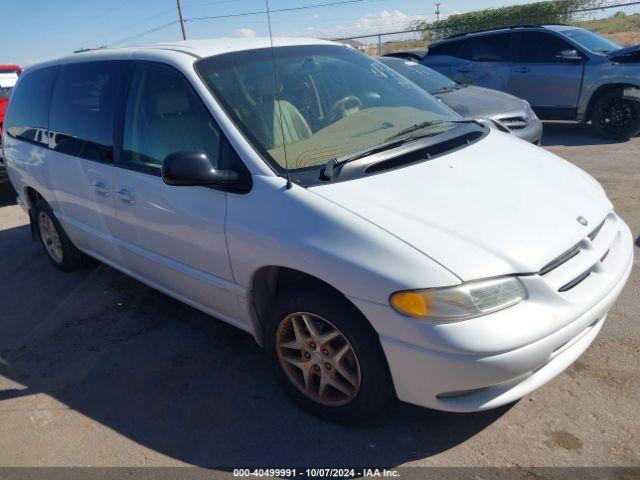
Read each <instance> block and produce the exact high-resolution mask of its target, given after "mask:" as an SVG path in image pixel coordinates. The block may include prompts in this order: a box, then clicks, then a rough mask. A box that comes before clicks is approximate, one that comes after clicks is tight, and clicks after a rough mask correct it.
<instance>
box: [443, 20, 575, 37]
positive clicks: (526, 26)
mask: <svg viewBox="0 0 640 480" xmlns="http://www.w3.org/2000/svg"><path fill="white" fill-rule="evenodd" d="M545 25H563V26H564V23H545V24H544V25H539V24H533V23H532V24H522V25H506V26H504V27H494V28H486V29H484V30H474V31H472V32H462V33H454V34H453V35H449V36H448V37H447V39H450V38H459V37H464V36H467V35H472V34H474V33H484V32H494V31H497V30H510V29H515V28H537V27H544V26H545Z"/></svg>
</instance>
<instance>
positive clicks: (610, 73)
mask: <svg viewBox="0 0 640 480" xmlns="http://www.w3.org/2000/svg"><path fill="white" fill-rule="evenodd" d="M584 75H585V77H584V80H583V85H582V93H581V95H580V101H579V104H578V119H579V120H581V121H585V120H586V114H587V112H588V109H589V106H590V103H591V101H592V99H593V98H594V94H596V92H598V91H601V89H602V88H606V87H608V86H612V87H613V86H625V85H626V86H629V87H631V88H637V89H639V90H640V63H638V64H632V63H625V64H619V63H614V62H609V63H606V64H600V65H595V66H593V67H588V68H587V69H585V74H584Z"/></svg>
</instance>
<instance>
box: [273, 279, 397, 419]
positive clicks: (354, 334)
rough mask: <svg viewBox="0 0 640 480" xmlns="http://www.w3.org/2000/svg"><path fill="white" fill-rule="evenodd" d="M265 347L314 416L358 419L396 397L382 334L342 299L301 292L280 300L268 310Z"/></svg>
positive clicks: (286, 386) (285, 381)
mask: <svg viewBox="0 0 640 480" xmlns="http://www.w3.org/2000/svg"><path fill="white" fill-rule="evenodd" d="M265 347H266V350H267V353H268V355H269V357H270V360H271V364H272V367H273V369H274V372H275V375H276V377H277V378H278V380H279V382H280V383H281V384H282V386H283V387H284V389H285V391H286V392H287V393H288V394H289V395H290V396H291V397H292V399H293V400H294V401H295V402H296V403H298V405H300V406H301V407H302V408H303V409H305V410H306V411H308V412H309V413H311V414H313V415H316V416H318V417H321V418H324V419H326V420H330V421H349V420H355V419H359V418H362V417H365V416H368V415H371V414H373V413H375V412H376V411H377V410H379V409H380V408H382V407H383V406H384V405H385V404H386V403H387V402H388V401H389V400H390V399H391V398H392V395H393V386H392V383H391V378H390V374H389V369H388V366H387V362H386V359H385V357H384V353H383V352H382V347H381V346H380V341H379V338H378V336H377V334H376V333H375V331H374V330H373V329H372V327H371V326H370V325H369V324H368V322H367V321H366V320H365V319H364V317H363V316H362V314H361V313H360V312H359V311H358V310H357V309H356V308H355V307H354V306H353V305H351V304H350V303H349V302H348V301H347V300H346V299H345V298H344V297H341V296H339V295H337V294H332V293H328V294H327V293H321V292H316V291H303V290H298V291H291V292H284V293H282V294H280V295H278V296H277V297H276V299H275V300H274V301H273V302H272V304H271V308H269V313H268V318H267V323H266V325H265Z"/></svg>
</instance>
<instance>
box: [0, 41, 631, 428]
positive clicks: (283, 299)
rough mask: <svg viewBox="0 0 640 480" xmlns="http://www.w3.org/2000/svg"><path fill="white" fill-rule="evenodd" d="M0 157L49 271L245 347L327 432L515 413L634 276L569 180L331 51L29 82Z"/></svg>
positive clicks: (591, 189) (133, 66) (601, 212)
mask: <svg viewBox="0 0 640 480" xmlns="http://www.w3.org/2000/svg"><path fill="white" fill-rule="evenodd" d="M4 151H5V156H6V159H7V167H8V173H9V176H10V179H11V182H12V183H13V185H14V187H15V188H16V191H17V192H18V193H19V198H18V202H19V203H20V204H21V205H22V206H23V207H24V208H25V209H26V210H27V211H28V212H29V214H30V217H31V222H32V226H33V231H34V234H35V235H36V236H37V238H38V239H39V240H40V241H41V242H42V244H43V245H44V248H45V250H46V252H47V254H48V256H49V257H50V259H51V261H52V262H53V264H54V265H55V266H56V267H58V268H59V269H61V270H71V269H74V268H77V267H79V266H81V265H82V264H83V263H84V260H85V258H86V256H87V255H88V256H91V257H94V258H96V259H98V260H100V261H102V262H104V263H106V264H108V265H111V266H112V267H114V268H116V269H118V270H121V271H122V272H124V273H126V274H128V275H130V276H132V277H134V278H136V279H138V280H140V281H142V282H144V283H146V284H148V285H150V286H152V287H153V288H156V289H158V290H160V291H162V292H164V293H166V294H167V295H171V296H172V297H175V298H177V299H179V300H181V301H184V302H185V303H188V304H189V305H192V306H193V307H195V308H197V309H199V310H202V311H204V312H207V313H209V314H211V315H213V316H215V317H217V318H220V319H222V320H225V321H227V322H229V323H231V324H233V325H236V326H237V327H239V328H241V329H243V330H246V331H247V332H250V333H251V334H252V335H253V336H254V337H255V339H256V341H257V342H258V343H259V344H260V345H262V346H264V348H265V350H266V352H267V355H268V358H269V361H270V362H271V363H272V366H273V369H274V372H275V375H276V377H277V378H278V380H279V381H280V382H281V383H282V385H283V387H284V389H285V390H286V391H287V392H288V394H289V395H291V397H293V399H294V400H296V401H297V402H298V403H299V404H300V405H301V406H302V407H304V408H305V409H307V410H308V411H310V412H312V413H314V414H316V415H318V416H321V417H323V418H327V419H332V420H348V419H353V418H358V417H362V416H365V415H368V414H370V413H372V412H374V411H375V410H378V409H380V408H381V407H383V406H384V405H385V404H386V402H388V401H389V400H390V399H392V398H394V397H397V398H399V399H400V400H403V401H406V402H410V403H413V404H416V405H422V406H425V407H430V408H435V409H440V410H448V411H459V412H465V411H475V410H483V409H489V408H494V407H497V406H500V405H504V404H507V403H510V402H514V401H515V400H517V399H519V398H520V397H522V396H523V395H526V394H527V393H529V392H531V391H532V390H534V389H535V388H537V387H539V386H540V385H542V384H544V383H545V382H547V381H548V380H550V379H551V378H553V377H554V376H556V375H557V374H559V373H560V372H561V371H562V370H564V369H565V368H566V367H567V366H569V365H570V364H571V363H572V362H573V361H574V360H575V359H576V358H578V356H579V355H580V354H581V353H582V352H584V351H585V349H586V348H587V347H588V346H589V344H590V343H591V342H592V341H593V340H594V338H595V337H596V335H597V334H598V332H599V331H600V329H601V328H602V325H603V323H604V320H605V317H606V315H607V312H608V310H609V309H610V308H611V306H612V304H613V302H614V301H615V299H616V297H617V296H618V294H619V293H620V290H621V289H622V287H623V286H624V284H625V282H626V280H627V278H628V276H629V272H630V269H631V265H632V257H633V247H632V237H631V232H630V231H629V228H628V227H627V226H626V225H625V223H624V222H623V221H622V220H621V219H620V218H619V217H618V216H617V215H616V214H615V213H614V212H613V210H612V205H611V202H610V201H609V200H608V199H607V196H606V194H605V192H604V191H603V189H602V187H601V186H600V185H599V184H598V183H597V182H596V181H595V180H594V179H593V178H591V177H590V176H589V175H587V174H586V173H585V172H583V171H581V170H580V169H578V168H576V167H574V166H573V165H571V164H570V163H568V162H566V161H564V160H562V159H560V158H558V157H556V156H554V155H552V154H551V153H548V152H546V151H544V150H543V149H541V148H538V147H536V146H533V145H530V144H528V143H526V142H524V141H521V140H518V139H516V138H513V137H512V136H509V135H506V134H503V133H501V132H499V131H496V130H490V129H488V128H487V127H486V126H484V125H481V124H478V123H475V122H473V121H465V120H462V119H461V118H460V117H458V116H457V115H456V114H455V113H453V112H452V111H451V110H449V109H448V108H447V107H444V106H443V105H442V104H440V103H439V102H437V101H436V100H435V99H434V98H433V97H431V96H430V95H428V94H427V93H425V92H424V91H422V90H421V89H419V88H418V87H416V86H415V85H414V84H412V83H411V82H409V81H408V80H406V79H405V78H403V77H401V76H399V75H398V74H397V73H395V72H394V71H393V70H391V69H389V68H388V67H386V66H385V65H383V64H381V63H379V62H377V61H376V60H374V59H371V58H369V57H367V56H365V55H363V54H361V53H358V52H356V51H355V50H353V49H351V48H348V47H345V46H342V45H338V44H334V43H331V42H325V41H319V40H304V39H276V40H275V41H274V46H273V48H271V41H270V40H269V39H230V40H206V41H205V40H202V41H188V42H179V43H167V44H158V45H152V46H147V47H139V48H123V49H107V50H99V51H92V52H84V53H80V54H76V55H73V56H71V57H68V58H64V59H62V60H58V61H53V62H48V63H44V64H41V65H37V66H34V67H31V68H29V69H28V70H27V71H25V73H24V74H23V75H22V76H21V78H20V80H19V82H18V84H17V86H16V89H15V91H14V93H13V97H12V100H11V104H10V106H9V112H8V116H7V119H6V128H5V139H4Z"/></svg>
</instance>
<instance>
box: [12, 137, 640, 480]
mask: <svg viewBox="0 0 640 480" xmlns="http://www.w3.org/2000/svg"><path fill="white" fill-rule="evenodd" d="M544 143H545V148H548V149H549V150H551V151H553V152H555V153H557V154H559V155H560V156H562V157H564V158H566V159H568V160H570V161H572V162H574V163H575V164H576V165H578V166H580V167H582V168H584V169H585V170H587V171H588V172H589V173H591V174H592V175H594V176H595V177H596V178H597V179H598V180H599V181H600V182H602V184H603V185H604V187H605V188H606V190H607V192H608V194H609V196H610V198H611V200H612V201H613V203H614V204H615V206H616V210H617V212H618V213H619V214H620V215H621V216H622V217H623V218H624V219H625V220H626V221H627V222H628V223H629V225H630V227H631V230H632V231H633V233H634V238H639V235H640V209H639V208H638V206H639V205H640V138H636V139H634V140H632V141H630V142H626V143H613V142H606V141H603V140H601V139H597V138H594V137H592V136H591V135H590V134H589V133H588V132H587V131H585V130H583V129H581V128H579V127H576V126H574V125H569V124H553V125H546V126H545V141H544ZM2 190H3V191H2V193H1V194H0V195H1V198H0V286H1V288H0V305H2V313H1V314H0V331H1V332H2V333H1V334H0V466H126V467H136V466H177V465H184V464H195V465H199V466H212V467H215V468H217V469H220V470H223V471H228V470H229V469H230V468H233V467H236V466H248V465H251V466H259V467H260V466H261V467H267V466H274V467H279V466H285V465H323V466H336V465H359V466H368V465H375V466H380V467H396V466H399V465H412V466H416V465H437V466H505V465H510V466H514V465H516V466H524V467H528V466H585V465H586V466H594V465H597V466H605V465H618V466H639V465H640V446H639V445H640V415H638V412H639V411H640V400H639V395H638V392H639V391H640V360H639V358H640V356H639V355H638V354H639V352H640V334H639V330H638V314H639V312H640V268H639V263H640V261H639V260H638V259H639V258H640V251H639V250H640V248H636V260H635V264H634V269H633V272H632V275H631V279H630V281H629V283H628V284H627V286H626V288H625V290H624V291H623V293H622V295H621V297H620V299H619V300H618V302H617V304H616V305H615V307H614V308H613V310H612V311H611V313H610V315H609V319H608V321H607V323H606V324H605V327H604V329H603V331H602V332H601V334H600V335H599V337H598V339H597V340H596V341H595V342H594V344H593V345H592V346H591V348H590V349H589V350H588V351H587V352H586V353H585V354H584V355H583V356H582V357H581V358H580V359H579V360H578V361H577V362H576V363H575V364H574V365H573V366H572V367H570V368H569V369H568V370H567V371H565V372H564V373H563V374H561V375H560V376H558V377H557V378H556V379H554V380H553V381H552V382H550V383H549V384H547V385H546V386H544V387H543V388H541V389H539V390H538V391H536V392H534V393H533V394H532V395H529V396H527V397H525V398H524V399H522V400H521V401H520V402H518V403H517V404H515V405H512V406H509V407H507V408H502V409H499V410H495V411H490V412H485V413H478V414H450V413H442V412H435V411H430V410H426V409H422V408H418V407H413V406H410V405H404V404H400V405H397V406H396V407H394V408H391V409H390V410H389V411H388V412H386V413H385V414H384V415H382V416H381V417H379V418H376V419H372V420H369V421H367V422H365V423H360V424H355V425H349V426H345V425H334V424H328V423H323V422H321V421H319V420H316V419H315V418H312V417H310V416H307V415H306V414H304V413H302V412H301V411H299V410H298V409H296V408H295V407H293V406H292V404H291V403H290V402H289V401H288V400H287V398H286V397H285V396H284V395H283V393H281V391H280V390H279V389H278V388H277V386H276V385H275V382H274V380H273V379H272V377H271V374H270V372H269V370H268V368H267V365H266V362H265V360H264V357H263V355H262V353H261V350H260V349H259V348H258V347H257V346H256V345H255V344H254V342H253V340H252V338H251V337H250V336H249V335H247V334H245V333H243V332H240V331H238V330H236V329H234V328H233V327H230V326H227V325H225V324H224V323H222V322H219V321H217V320H214V319H211V318H209V317H207V316H205V315H203V314H201V313H199V312H197V311H195V310H193V309H191V308H189V307H187V306H185V305H183V304H180V303H179V302H177V301H174V300H172V299H170V298H168V297H166V296H164V295H162V294H161V293H158V292H156V291H153V290H151V289H149V288H147V287H145V286H144V285H142V284H140V283H139V282H136V281H135V280H132V279H130V278H128V277H126V276H124V275H122V274H120V273H118V272H116V271H114V270H112V269H111V268H108V267H106V266H104V265H96V266H93V267H91V268H87V269H85V270H83V271H80V272H76V273H73V274H63V273H59V272H57V271H56V270H54V269H53V268H52V267H51V266H50V265H49V263H48V261H47V259H46V258H45V255H44V253H43V252H42V251H41V249H40V248H39V246H38V245H37V244H36V243H35V242H33V241H31V239H30V231H29V227H28V226H27V218H26V217H25V216H24V215H23V214H22V212H21V211H20V210H19V208H18V207H17V206H15V205H14V204H13V194H12V193H11V192H10V191H9V188H7V185H4V186H3V187H2ZM636 245H640V240H636Z"/></svg>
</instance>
